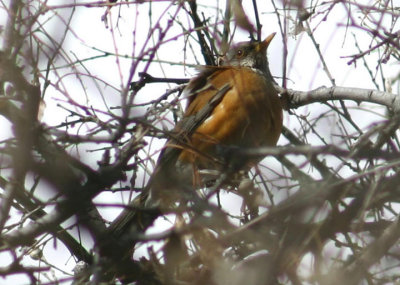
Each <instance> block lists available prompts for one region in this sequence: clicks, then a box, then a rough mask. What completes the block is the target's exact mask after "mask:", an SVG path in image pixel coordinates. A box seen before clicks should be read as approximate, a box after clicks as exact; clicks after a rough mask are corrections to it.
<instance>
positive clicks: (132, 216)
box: [109, 33, 283, 237]
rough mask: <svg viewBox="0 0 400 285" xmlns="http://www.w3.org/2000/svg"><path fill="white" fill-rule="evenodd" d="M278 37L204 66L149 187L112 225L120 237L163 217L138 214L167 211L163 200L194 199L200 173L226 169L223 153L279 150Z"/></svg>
mask: <svg viewBox="0 0 400 285" xmlns="http://www.w3.org/2000/svg"><path fill="white" fill-rule="evenodd" d="M274 36H275V33H273V34H271V35H269V36H268V37H266V38H265V40H263V41H246V42H240V43H238V44H236V45H233V46H232V47H231V48H230V49H229V50H228V52H227V53H226V54H225V55H224V56H223V57H221V58H220V64H219V66H203V67H201V68H200V70H199V74H198V75H197V76H196V77H194V78H193V79H191V80H190V81H189V83H188V85H187V86H186V88H185V89H184V96H185V98H186V99H187V107H186V110H185V112H184V115H183V118H182V119H181V121H179V122H178V123H177V125H176V126H175V128H174V129H173V130H172V131H171V132H170V139H169V140H168V141H167V143H166V144H165V146H164V148H163V150H162V152H161V153H160V157H159V159H158V162H157V165H156V167H155V170H154V172H153V174H152V176H151V177H150V179H149V182H148V184H147V186H146V187H145V188H144V190H143V191H142V193H141V194H140V195H139V197H138V198H136V199H135V200H134V201H133V202H132V203H131V205H130V206H131V207H127V208H126V209H124V210H123V211H122V213H121V214H120V215H119V216H118V217H117V218H116V219H115V220H114V221H113V222H112V223H111V226H110V227H109V229H110V231H111V232H112V233H113V234H114V236H115V237H119V236H121V235H123V234H126V233H130V234H131V236H135V235H137V234H138V233H139V232H143V231H144V230H145V229H146V228H147V227H148V226H150V225H151V224H152V223H153V222H154V220H155V219H156V217H157V216H158V214H157V213H154V212H152V211H147V212H146V211H144V212H143V211H137V209H142V210H143V209H146V208H154V207H153V206H155V208H163V207H160V201H161V202H164V204H167V205H168V204H169V205H170V204H173V202H174V201H176V200H177V199H183V196H185V195H189V196H190V195H191V194H193V193H189V194H188V192H194V189H195V188H196V187H198V186H199V185H200V184H201V177H198V171H199V170H204V169H210V170H216V171H223V170H224V169H226V167H227V166H226V163H225V162H226V159H227V157H226V156H227V155H226V154H225V155H224V149H229V148H239V149H241V148H253V147H262V146H274V145H276V143H277V141H278V139H279V136H280V134H281V129H282V121H283V114H282V105H281V102H280V98H279V95H278V93H277V91H276V89H275V87H274V84H275V83H274V79H273V77H272V75H271V72H270V70H269V65H268V59H267V55H266V52H267V48H268V46H269V44H270V42H271V41H272V39H273V38H274ZM228 156H229V155H228ZM233 156H234V152H233ZM259 160H260V159H254V158H252V159H246V158H241V159H240V160H239V163H237V164H239V165H238V166H236V168H237V169H249V168H250V167H251V166H253V165H254V164H255V163H257V162H258V161H259ZM224 161H225V162H224ZM180 196H181V197H180ZM166 201H168V202H166ZM167 209H168V206H166V207H164V211H167ZM162 211H163V210H162Z"/></svg>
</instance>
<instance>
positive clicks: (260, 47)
mask: <svg viewBox="0 0 400 285" xmlns="http://www.w3.org/2000/svg"><path fill="white" fill-rule="evenodd" d="M274 36H275V33H272V34H270V35H269V36H268V37H267V38H266V39H265V40H263V41H262V42H255V41H248V42H240V43H238V44H236V45H234V46H232V47H231V48H230V49H229V51H228V52H227V53H226V55H225V56H224V57H223V58H221V61H220V65H222V66H243V67H249V68H255V69H258V70H261V71H263V72H265V73H268V72H269V71H268V59H267V48H268V46H269V44H270V42H271V41H272V39H273V38H274Z"/></svg>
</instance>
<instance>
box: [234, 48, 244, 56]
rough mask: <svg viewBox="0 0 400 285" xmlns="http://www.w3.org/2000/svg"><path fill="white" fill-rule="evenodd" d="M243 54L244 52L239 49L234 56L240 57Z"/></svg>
mask: <svg viewBox="0 0 400 285" xmlns="http://www.w3.org/2000/svg"><path fill="white" fill-rule="evenodd" d="M243 54H244V52H243V50H241V49H238V50H237V52H236V56H237V57H242V56H243Z"/></svg>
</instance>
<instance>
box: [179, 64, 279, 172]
mask: <svg viewBox="0 0 400 285" xmlns="http://www.w3.org/2000/svg"><path fill="white" fill-rule="evenodd" d="M206 75H207V76H208V77H209V78H210V80H208V81H207V82H206V83H205V85H206V86H207V84H210V86H209V87H208V88H204V89H205V90H204V91H201V92H200V93H199V94H197V95H196V97H195V98H193V99H192V100H191V102H190V104H189V106H188V108H187V110H186V113H185V116H190V115H193V114H195V113H196V112H198V111H199V110H200V109H201V108H202V107H203V106H204V104H206V103H207V102H208V101H209V100H210V99H211V98H212V97H213V96H214V95H215V94H216V93H217V92H218V90H219V89H220V88H222V87H223V86H224V85H225V84H226V83H229V84H230V86H231V89H230V90H229V91H228V92H227V93H226V94H225V95H224V97H223V99H222V101H221V102H220V103H219V104H218V105H217V106H216V107H215V109H214V110H213V112H212V113H211V116H209V117H208V118H207V119H206V120H205V121H204V122H203V123H202V124H201V125H200V126H199V127H198V128H197V129H196V131H195V133H194V134H193V136H192V137H191V138H190V139H189V144H191V146H193V148H194V149H196V150H197V151H198V152H193V151H192V150H184V151H182V153H181V154H180V156H179V160H180V161H181V162H188V163H195V164H196V165H197V166H198V167H200V168H204V167H205V168H209V167H210V160H209V159H207V158H206V157H204V156H202V155H201V153H206V154H208V155H212V156H213V155H217V148H216V146H217V145H230V146H237V147H257V146H272V145H275V144H276V142H277V141H278V138H279V135H280V133H281V128H282V107H281V103H280V100H279V97H278V94H277V92H276V91H275V89H274V87H273V86H272V83H271V82H269V81H268V80H266V78H265V77H264V76H263V75H262V74H260V73H257V72H255V71H253V70H252V69H249V68H234V67H230V68H223V69H217V70H216V71H215V72H214V73H212V74H211V75H210V72H207V74H206ZM199 76H202V74H200V75H199ZM197 80H199V79H197ZM201 80H205V78H203V79H201ZM201 80H200V81H201ZM204 82H205V81H204Z"/></svg>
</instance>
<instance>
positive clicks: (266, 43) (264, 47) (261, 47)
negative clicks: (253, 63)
mask: <svg viewBox="0 0 400 285" xmlns="http://www.w3.org/2000/svg"><path fill="white" fill-rule="evenodd" d="M275 34H276V33H272V34H270V35H269V36H268V37H266V38H265V40H263V41H262V42H260V43H259V44H258V45H257V47H256V50H257V52H259V51H262V50H264V51H265V50H267V48H268V46H269V44H270V42H271V41H272V39H273V38H274V37H275Z"/></svg>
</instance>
